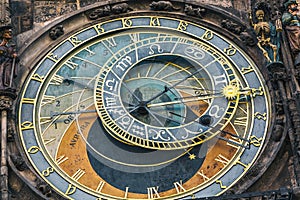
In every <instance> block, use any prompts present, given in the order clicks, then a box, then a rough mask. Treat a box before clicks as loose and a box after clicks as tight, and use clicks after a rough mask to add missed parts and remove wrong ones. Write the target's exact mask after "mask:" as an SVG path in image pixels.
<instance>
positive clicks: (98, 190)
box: [96, 181, 105, 192]
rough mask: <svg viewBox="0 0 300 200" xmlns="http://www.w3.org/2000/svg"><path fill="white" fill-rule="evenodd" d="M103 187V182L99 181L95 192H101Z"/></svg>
mask: <svg viewBox="0 0 300 200" xmlns="http://www.w3.org/2000/svg"><path fill="white" fill-rule="evenodd" d="M104 185H105V182H104V181H100V182H99V184H98V186H97V189H96V192H101V190H102V188H103V186H104Z"/></svg>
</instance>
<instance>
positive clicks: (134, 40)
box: [129, 33, 140, 42]
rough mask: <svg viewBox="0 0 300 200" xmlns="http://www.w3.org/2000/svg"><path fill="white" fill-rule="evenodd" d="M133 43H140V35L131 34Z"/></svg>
mask: <svg viewBox="0 0 300 200" xmlns="http://www.w3.org/2000/svg"><path fill="white" fill-rule="evenodd" d="M129 37H130V39H131V41H132V42H138V41H139V40H140V35H139V34H138V33H132V34H129Z"/></svg>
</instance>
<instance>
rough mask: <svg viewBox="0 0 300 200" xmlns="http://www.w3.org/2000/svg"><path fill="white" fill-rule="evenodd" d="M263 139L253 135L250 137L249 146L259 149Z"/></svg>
mask: <svg viewBox="0 0 300 200" xmlns="http://www.w3.org/2000/svg"><path fill="white" fill-rule="evenodd" d="M262 140H263V138H258V137H256V136H255V135H252V136H251V137H250V144H253V145H254V146H255V147H259V146H260V145H261V141H262Z"/></svg>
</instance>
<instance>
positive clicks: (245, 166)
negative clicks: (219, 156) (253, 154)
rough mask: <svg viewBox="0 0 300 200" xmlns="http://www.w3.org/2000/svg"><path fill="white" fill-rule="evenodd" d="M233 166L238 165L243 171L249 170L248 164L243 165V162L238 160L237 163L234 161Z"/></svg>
mask: <svg viewBox="0 0 300 200" xmlns="http://www.w3.org/2000/svg"><path fill="white" fill-rule="evenodd" d="M234 164H235V165H237V164H239V165H242V166H243V167H244V170H245V171H246V170H247V169H248V168H249V164H248V165H247V164H245V163H243V162H241V160H240V159H239V160H237V161H235V163H234Z"/></svg>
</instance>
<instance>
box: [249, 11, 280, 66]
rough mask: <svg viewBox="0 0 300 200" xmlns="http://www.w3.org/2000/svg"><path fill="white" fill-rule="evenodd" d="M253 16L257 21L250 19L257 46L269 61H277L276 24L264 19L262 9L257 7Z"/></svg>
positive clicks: (277, 39) (277, 41)
mask: <svg viewBox="0 0 300 200" xmlns="http://www.w3.org/2000/svg"><path fill="white" fill-rule="evenodd" d="M255 16H256V18H257V23H253V22H252V18H250V20H251V25H252V26H253V29H254V31H255V34H256V37H257V40H258V42H257V46H258V47H259V48H260V49H261V51H262V52H263V55H264V56H265V58H266V59H267V61H268V62H269V63H272V62H277V61H278V60H279V54H278V51H279V47H280V46H279V45H280V43H279V41H280V40H279V37H280V35H279V32H277V30H276V26H274V25H273V24H272V23H271V22H269V21H266V19H265V18H266V17H265V11H264V10H262V9H257V10H256V12H255Z"/></svg>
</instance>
